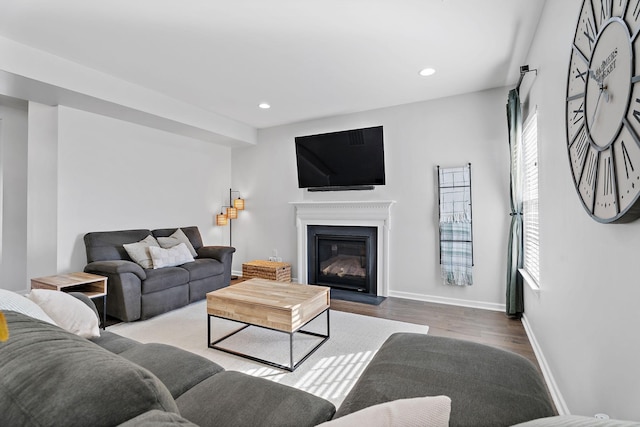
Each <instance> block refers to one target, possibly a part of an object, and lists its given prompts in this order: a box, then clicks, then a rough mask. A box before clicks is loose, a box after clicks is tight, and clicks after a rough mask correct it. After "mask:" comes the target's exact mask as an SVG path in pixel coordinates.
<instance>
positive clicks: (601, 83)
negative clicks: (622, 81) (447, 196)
mask: <svg viewBox="0 0 640 427" xmlns="http://www.w3.org/2000/svg"><path fill="white" fill-rule="evenodd" d="M589 77H591V78H592V79H593V80H595V82H596V83H597V84H598V89H600V93H599V94H598V99H597V100H596V108H595V109H594V110H593V116H591V126H593V124H594V121H595V120H596V114H597V113H598V107H600V98H602V94H604V100H605V102H609V91H608V90H607V86H605V85H604V78H600V79H599V78H598V77H597V76H596V73H595V72H594V71H593V70H589Z"/></svg>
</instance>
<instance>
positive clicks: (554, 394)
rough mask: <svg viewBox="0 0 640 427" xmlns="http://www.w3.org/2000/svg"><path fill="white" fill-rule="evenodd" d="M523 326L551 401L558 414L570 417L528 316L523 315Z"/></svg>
mask: <svg viewBox="0 0 640 427" xmlns="http://www.w3.org/2000/svg"><path fill="white" fill-rule="evenodd" d="M522 325H523V326H524V330H525V332H526V333H527V337H528V338H529V342H530V343H531V347H532V348H533V352H534V353H535V355H536V358H537V359H538V364H539V365H540V369H541V370H542V375H543V376H544V379H545V381H546V382H547V387H548V388H549V393H551V399H553V403H554V404H555V405H556V409H557V410H558V414H559V415H570V414H571V412H569V408H568V407H567V402H565V400H564V397H562V393H561V392H560V388H559V387H558V384H557V383H556V380H555V378H554V377H553V373H552V372H551V368H549V364H548V363H547V359H546V358H545V357H544V353H543V352H542V348H541V347H540V344H538V340H537V339H536V336H535V335H534V334H533V330H532V329H531V325H530V324H529V320H528V319H527V316H526V314H524V315H522Z"/></svg>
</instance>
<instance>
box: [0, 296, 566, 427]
mask: <svg viewBox="0 0 640 427" xmlns="http://www.w3.org/2000/svg"><path fill="white" fill-rule="evenodd" d="M75 296H76V297H78V298H80V299H82V300H83V301H84V302H85V303H86V304H87V305H89V306H90V307H92V308H93V309H94V312H95V306H93V303H92V302H91V301H90V300H89V299H88V298H86V297H84V296H83V295H75ZM96 314H97V312H96ZM5 316H6V318H7V320H8V324H9V331H10V339H9V340H8V341H7V342H5V343H0V378H1V379H2V380H1V381H0V417H2V421H3V422H4V423H5V424H4V425H40V426H59V425H64V426H76V425H77V426H86V425H91V426H113V425H124V426H129V427H133V426H157V425H163V426H174V425H175V426H178V425H189V426H191V425H200V426H265V427H268V426H274V427H275V426H278V427H283V426H296V427H304V426H314V425H317V424H320V423H323V422H325V421H327V420H331V419H332V418H337V419H336V420H335V421H336V422H339V421H340V418H341V417H347V416H349V417H351V418H342V420H349V422H348V423H347V424H346V425H364V424H366V425H371V421H370V420H369V421H367V422H364V424H363V421H362V419H359V420H358V419H356V420H353V417H354V416H359V414H362V412H363V411H360V412H356V411H358V410H360V409H362V408H370V409H371V406H372V405H375V404H378V403H383V402H390V401H395V400H396V399H404V398H411V397H417V396H434V395H446V396H449V397H451V414H450V424H449V425H451V426H492V427H493V426H508V425H513V424H516V423H519V422H525V421H528V420H533V419H537V418H540V417H549V416H552V415H554V413H555V412H554V408H553V404H552V403H551V400H550V399H549V396H548V394H547V390H546V388H545V385H544V382H543V381H542V378H541V376H540V374H539V373H538V371H537V369H536V368H535V367H534V366H533V364H531V363H530V362H529V361H528V360H526V359H524V358H523V357H521V356H518V355H515V354H512V353H509V352H506V351H503V350H498V349H495V348H492V347H488V346H484V345H479V344H474V343H470V342H466V341H460V340H454V339H449V338H441V337H434V336H430V335H422V334H406V333H402V334H394V335H392V336H391V337H390V338H389V339H388V340H387V341H386V342H385V344H384V345H383V346H382V348H381V349H380V350H379V351H378V353H377V354H376V356H375V357H374V358H373V360H372V361H371V362H370V364H369V366H368V367H367V368H366V369H365V370H364V372H363V373H362V375H361V376H360V379H359V380H358V381H357V383H356V384H355V385H354V387H353V388H352V390H351V391H350V392H349V394H348V395H347V397H346V398H345V400H344V402H343V403H342V405H341V406H340V408H339V410H338V411H337V413H336V408H335V407H334V405H333V404H332V403H330V402H328V401H326V400H324V399H322V398H320V397H317V396H314V395H312V394H309V393H307V392H304V391H301V390H298V389H295V388H292V387H288V386H284V385H281V384H278V383H275V382H271V381H269V380H266V379H262V378H257V377H252V376H249V375H246V374H243V373H239V372H232V371H225V370H224V369H223V368H222V367H221V366H219V365H217V364H215V363H213V362H211V361H209V360H208V359H205V358H202V357H201V356H198V355H195V354H193V353H189V352H187V351H184V350H181V349H179V348H176V347H171V346H168V345H162V344H142V343H139V342H137V341H134V340H131V339H128V338H124V337H122V336H119V335H117V334H114V333H111V332H109V331H108V330H107V331H102V332H101V336H100V337H98V338H93V339H91V340H87V339H84V338H80V337H78V336H76V335H73V334H71V333H69V332H66V331H64V330H62V329H61V328H58V327H57V326H54V325H51V324H48V323H46V322H43V321H40V320H37V319H35V318H32V317H28V316H26V315H24V314H20V313H17V312H11V311H8V312H5ZM212 351H213V350H212ZM397 412H398V411H396V413H397ZM386 414H387V415H388V413H386ZM396 415H399V416H402V415H403V414H401V413H400V414H396ZM374 419H377V418H374ZM391 425H396V423H394V422H391ZM550 425H553V424H550Z"/></svg>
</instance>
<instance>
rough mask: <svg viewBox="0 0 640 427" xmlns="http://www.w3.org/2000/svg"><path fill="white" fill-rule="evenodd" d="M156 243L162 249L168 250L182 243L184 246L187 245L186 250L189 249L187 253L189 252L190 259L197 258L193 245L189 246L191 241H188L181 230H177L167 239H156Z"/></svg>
mask: <svg viewBox="0 0 640 427" xmlns="http://www.w3.org/2000/svg"><path fill="white" fill-rule="evenodd" d="M158 243H160V247H161V248H164V249H169V248H172V247H174V246H178V245H179V244H180V243H184V244H185V245H187V249H189V252H191V256H192V257H196V256H198V253H197V252H196V250H195V249H194V248H193V245H192V244H191V241H190V240H189V238H188V237H187V235H186V234H184V231H182V228H178V229H177V230H176V231H175V232H174V233H173V234H172V235H171V236H169V237H158Z"/></svg>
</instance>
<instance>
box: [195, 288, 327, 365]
mask: <svg viewBox="0 0 640 427" xmlns="http://www.w3.org/2000/svg"><path fill="white" fill-rule="evenodd" d="M329 304H330V299H329V288H328V287H326V286H315V285H300V284H297V283H282V282H276V281H274V280H266V279H251V280H247V281H245V282H242V283H239V284H237V285H233V286H229V287H226V288H222V289H218V290H217V291H213V292H209V293H208V294H207V343H208V345H209V347H210V348H214V349H216V350H221V351H224V352H227V353H231V354H235V355H237V356H241V357H245V358H247V359H251V360H254V361H257V362H261V363H265V364H267V365H269V366H274V367H276V368H280V369H285V370H287V371H291V372H292V371H294V370H295V369H296V368H297V367H298V366H300V364H301V363H302V362H304V361H305V360H307V358H308V357H309V356H311V355H312V354H313V353H314V352H315V351H316V350H317V349H318V348H319V347H320V346H321V345H322V344H324V343H325V342H326V341H327V340H328V339H329V335H330V333H329ZM322 313H326V315H327V333H326V335H323V334H319V333H315V332H310V331H304V330H302V328H303V327H304V326H305V325H306V324H308V323H309V322H311V321H312V320H313V319H315V318H317V317H318V316H320V315H321V314H322ZM211 317H219V318H222V319H227V320H233V321H236V322H240V323H244V324H245V325H244V326H243V327H242V328H240V329H238V330H236V331H234V332H231V333H230V334H227V335H225V336H223V337H222V338H220V339H217V340H215V341H213V342H211ZM249 326H258V327H261V328H265V329H271V330H275V331H280V332H284V333H287V334H289V362H290V363H289V366H286V365H281V364H278V363H274V362H271V361H268V360H265V359H260V358H257V357H254V356H251V355H248V354H244V353H241V352H237V351H233V350H229V349H226V348H222V347H219V346H217V345H216V344H218V343H220V342H221V341H224V340H225V339H227V338H229V337H231V336H232V335H235V334H237V333H238V332H240V331H242V330H243V329H245V328H248V327H249ZM296 332H298V333H302V334H307V335H313V336H316V337H320V338H323V339H322V341H320V343H319V344H318V345H316V346H315V347H314V348H313V349H311V351H309V352H308V353H307V354H305V355H304V356H303V357H302V359H300V360H299V361H298V362H297V363H294V360H293V335H294V334H295V333H296Z"/></svg>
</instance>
